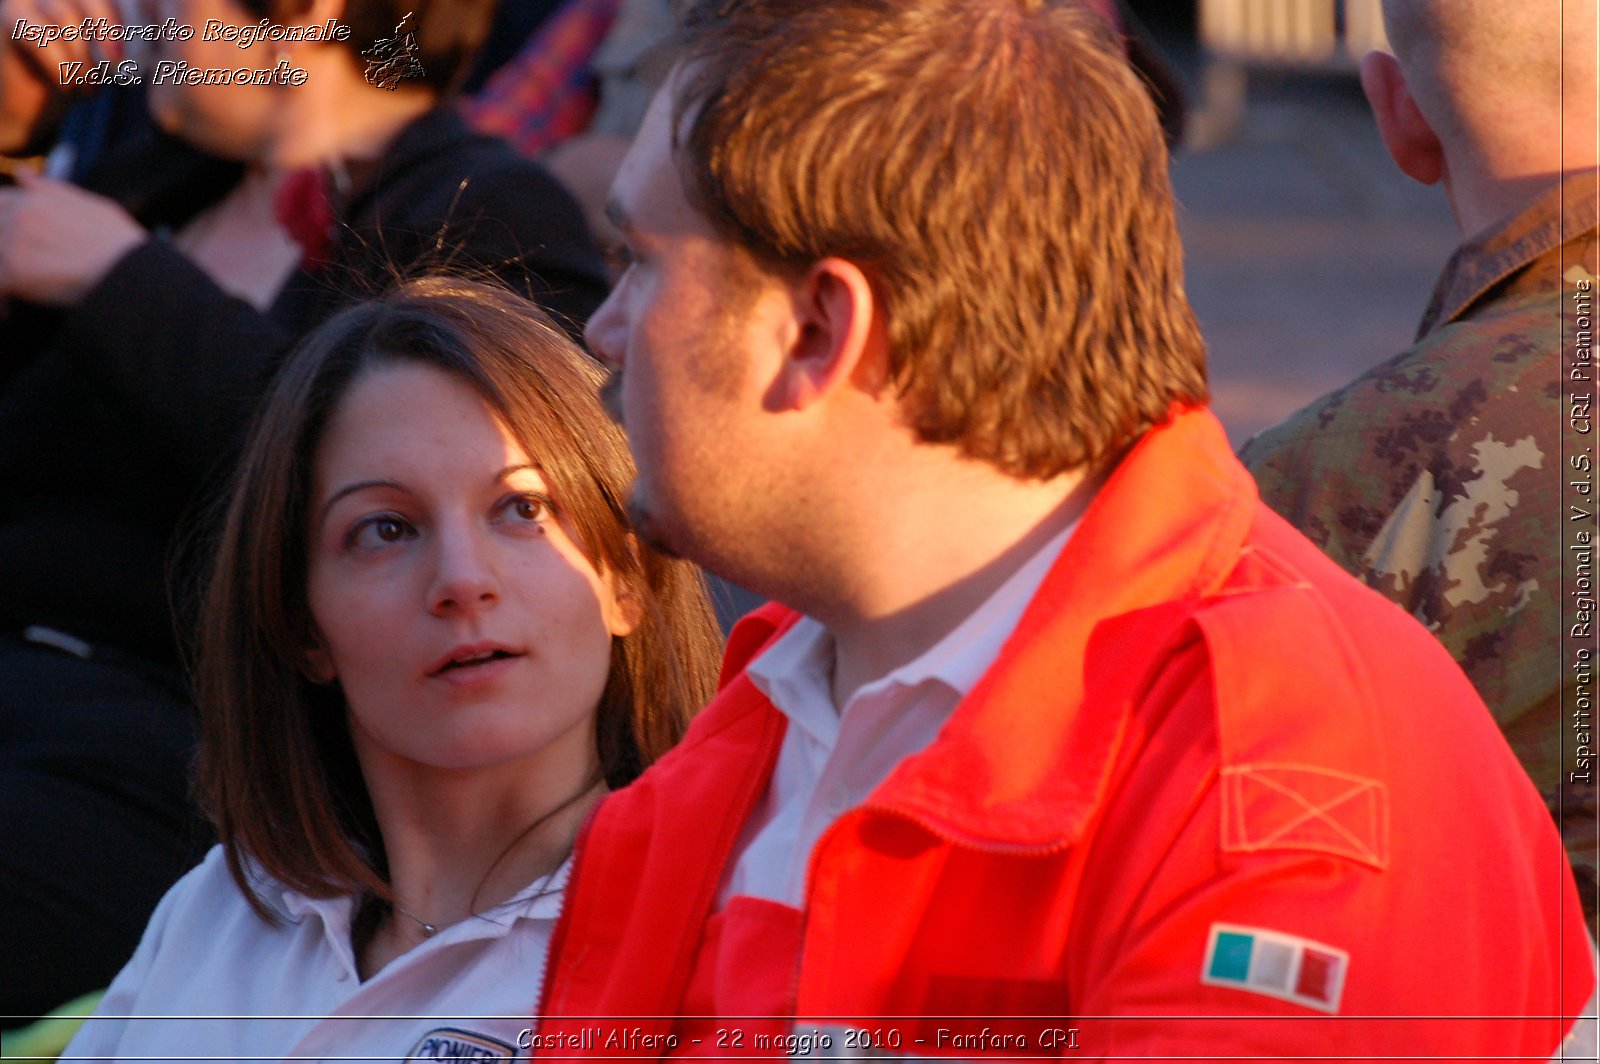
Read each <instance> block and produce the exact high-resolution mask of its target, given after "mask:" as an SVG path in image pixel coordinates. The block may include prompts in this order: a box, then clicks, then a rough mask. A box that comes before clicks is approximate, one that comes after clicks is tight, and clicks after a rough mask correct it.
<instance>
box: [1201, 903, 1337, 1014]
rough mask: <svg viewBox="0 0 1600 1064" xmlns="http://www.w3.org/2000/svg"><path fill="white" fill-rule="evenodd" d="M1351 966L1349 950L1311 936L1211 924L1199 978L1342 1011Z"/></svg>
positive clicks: (1212, 983) (1305, 1004) (1331, 1010)
mask: <svg viewBox="0 0 1600 1064" xmlns="http://www.w3.org/2000/svg"><path fill="white" fill-rule="evenodd" d="M1349 965H1350V954H1348V953H1346V952H1345V951H1344V950H1342V949H1334V948H1333V947H1332V946H1325V945H1323V944H1322V943H1321V942H1313V941H1311V940H1310V939H1309V938H1297V937H1295V936H1294V935H1285V934H1283V933H1282V932H1281V931H1267V930H1265V929H1263V928H1259V927H1239V926H1236V925H1234V924H1212V925H1211V935H1210V937H1209V938H1208V939H1207V941H1206V960H1205V965H1204V966H1203V967H1202V968H1201V969H1200V981H1201V982H1202V983H1205V984H1206V985H1208V986H1226V987H1232V988H1233V989H1235V990H1244V991H1248V992H1250V993H1253V994H1265V995H1266V996H1267V997H1275V998H1282V999H1283V1000H1284V1001H1292V1002H1294V1003H1295V1004H1296V1005H1304V1006H1305V1007H1306V1008H1310V1009H1318V1010H1320V1011H1322V1012H1338V1011H1339V995H1340V994H1341V993H1343V992H1344V975H1345V969H1346V968H1348V967H1349Z"/></svg>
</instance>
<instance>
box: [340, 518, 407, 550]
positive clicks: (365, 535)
mask: <svg viewBox="0 0 1600 1064" xmlns="http://www.w3.org/2000/svg"><path fill="white" fill-rule="evenodd" d="M415 535H416V529H414V528H412V527H411V523H410V522H409V521H407V520H406V519H405V518H403V517H396V516H395V515H394V514H378V515H376V516H373V517H369V518H366V519H365V520H363V521H361V522H360V523H359V524H357V525H356V526H355V528H353V529H351V530H350V535H349V537H348V539H347V542H348V543H349V545H350V546H352V547H365V548H375V547H383V546H387V545H389V544H391V543H399V542H400V541H402V540H406V539H410V538H412V537H413V536H415Z"/></svg>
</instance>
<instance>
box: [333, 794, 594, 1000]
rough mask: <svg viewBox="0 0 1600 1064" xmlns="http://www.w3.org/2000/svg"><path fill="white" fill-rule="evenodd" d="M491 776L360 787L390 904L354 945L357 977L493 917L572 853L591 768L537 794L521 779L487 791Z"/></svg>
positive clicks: (586, 805) (589, 803)
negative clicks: (380, 851) (378, 838)
mask: <svg viewBox="0 0 1600 1064" xmlns="http://www.w3.org/2000/svg"><path fill="white" fill-rule="evenodd" d="M495 775H496V774H495V773H493V772H492V771H491V772H488V773H485V772H482V771H480V770H466V771H462V772H460V773H457V774H454V778H452V774H440V773H437V772H434V773H430V774H429V778H428V780H427V781H426V782H425V783H424V782H423V781H421V780H413V781H410V782H401V781H400V780H397V779H390V780H388V781H386V783H379V784H378V786H376V787H372V786H370V784H369V789H371V790H372V791H373V806H374V809H375V811H376V812H377V816H378V825H379V829H380V831H381V832H382V835H383V844H384V850H385V854H386V856H387V858H388V864H389V886H390V890H391V894H392V897H393V902H392V903H391V905H390V906H389V907H388V909H387V910H386V911H385V912H384V913H383V914H382V915H381V916H380V918H379V919H378V920H377V921H376V924H375V926H374V929H373V932H372V935H371V936H370V938H369V939H368V941H367V942H365V943H362V942H357V943H356V947H357V952H358V955H359V956H360V958H361V968H362V977H363V978H367V977H369V976H371V975H372V974H374V973H376V972H377V971H378V970H379V969H381V968H382V967H383V966H384V965H385V964H387V963H388V962H389V961H391V960H393V959H394V958H395V957H397V956H399V955H400V954H402V953H405V952H406V951H407V950H409V949H411V948H413V947H414V946H416V945H419V944H420V943H421V942H422V941H424V940H426V939H427V938H429V937H431V936H432V935H433V934H434V933H435V931H437V930H442V929H443V928H446V927H449V926H451V925H453V924H457V923H460V922H461V921H463V920H467V919H471V918H472V917H474V916H476V915H479V914H481V913H484V912H486V911H488V910H490V909H493V908H495V907H496V906H498V905H500V904H502V903H503V902H505V901H507V900H508V899H510V898H512V897H513V896H515V895H516V894H517V893H518V892H520V891H521V890H523V888H525V887H527V886H528V885H529V884H531V883H534V882H536V881H538V880H539V879H540V878H541V877H546V876H549V875H552V874H553V873H554V872H555V871H556V870H557V869H558V868H559V867H560V866H561V863H562V862H563V861H565V860H566V858H567V855H568V854H569V853H570V852H571V850H572V841H573V838H574V837H575V836H576V835H577V831H578V828H579V826H580V825H581V824H582V823H583V818H584V817H585V816H586V815H587V814H588V812H589V810H590V809H591V808H592V807H593V806H594V804H595V802H597V801H599V800H600V798H601V797H602V796H603V795H604V794H605V793H606V788H605V785H604V783H603V781H602V779H601V777H600V772H599V768H598V765H597V764H596V765H593V766H585V767H584V769H583V771H581V772H580V771H573V772H569V773H563V774H562V776H563V777H565V778H562V779H555V780H550V781H549V782H548V783H547V785H544V786H540V787H537V788H534V787H529V786H528V785H527V782H526V779H523V780H521V781H519V784H520V785H516V786H507V787H496V786H495V784H494V780H493V777H494V776H495ZM419 783H421V784H422V785H420V786H419V785H417V784H419ZM428 928H433V929H434V930H428Z"/></svg>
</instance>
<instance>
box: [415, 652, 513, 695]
mask: <svg viewBox="0 0 1600 1064" xmlns="http://www.w3.org/2000/svg"><path fill="white" fill-rule="evenodd" d="M522 657H523V656H522V655H521V654H511V655H508V656H506V657H499V658H486V659H484V660H483V661H479V662H474V663H473V664H471V665H456V666H454V667H452V668H447V669H440V670H439V671H438V672H435V673H433V674H432V676H431V678H432V679H435V680H442V681H443V682H445V683H447V684H450V685H451V686H452V687H472V686H475V685H477V684H485V683H492V682H494V681H495V680H498V679H499V678H500V677H502V676H504V675H505V674H506V673H507V672H510V671H511V670H512V669H513V668H515V667H516V666H517V664H518V663H519V662H521V661H522Z"/></svg>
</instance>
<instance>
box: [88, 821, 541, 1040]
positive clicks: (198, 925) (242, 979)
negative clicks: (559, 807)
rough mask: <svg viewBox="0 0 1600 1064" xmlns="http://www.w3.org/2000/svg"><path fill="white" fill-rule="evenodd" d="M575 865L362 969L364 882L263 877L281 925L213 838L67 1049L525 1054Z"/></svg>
mask: <svg viewBox="0 0 1600 1064" xmlns="http://www.w3.org/2000/svg"><path fill="white" fill-rule="evenodd" d="M569 865H570V861H569V862H568V863H566V864H563V865H562V866H561V867H560V868H559V869H557V871H556V872H555V874H554V875H552V876H550V877H548V882H546V881H545V879H540V880H538V881H535V882H534V883H533V884H531V885H530V886H529V887H528V888H527V889H526V890H524V891H522V892H521V893H519V894H518V895H517V896H516V897H514V898H512V899H511V900H510V901H507V902H505V903H504V904H502V905H499V906H496V907H495V908H494V909H491V910H489V911H487V912H485V913H482V914H479V915H478V916H475V917H472V918H470V919H467V920H463V921H462V922H460V923H458V924H453V925H451V926H449V927H445V928H441V929H440V930H439V933H438V934H437V935H435V936H433V937H432V938H429V939H426V940H425V941H423V942H422V943H421V944H419V945H417V946H416V947H415V948H413V949H411V950H410V951H409V952H407V953H404V954H402V955H401V956H399V957H397V958H395V959H394V960H392V961H390V962H389V964H388V965H386V966H385V967H384V968H383V970H382V971H380V972H378V973H377V974H376V975H374V976H373V977H372V978H371V979H368V980H367V981H366V982H362V981H361V978H360V976H359V974H358V972H357V968H356V956H355V952H354V949H353V947H352V944H351V941H350V921H351V918H352V916H353V915H354V913H353V910H354V900H353V899H352V898H349V897H340V898H308V897H306V896H304V895H302V894H299V893H297V892H295V891H292V890H288V889H287V888H284V887H282V886H279V885H275V884H274V885H272V886H270V887H268V888H267V890H265V891H264V892H263V897H264V898H265V899H266V900H267V903H268V905H269V907H271V908H274V909H277V910H278V911H280V912H281V913H282V914H283V916H284V919H283V922H282V923H281V924H280V925H279V926H277V927H274V926H272V925H270V924H268V923H267V922H265V921H264V920H262V919H261V918H260V917H259V916H257V915H256V913H255V912H254V911H253V910H251V908H250V907H249V905H248V904H247V903H246V901H245V898H244V895H243V894H241V893H240V891H239V888H238V886H237V885H235V883H234V882H233V880H232V878H230V877H229V875H228V869H227V865H226V862H225V861H224V860H223V856H222V848H221V847H220V846H219V847H214V848H213V849H212V850H211V852H210V853H209V854H207V855H206V859H205V860H204V861H203V862H202V863H201V864H200V865H199V867H197V868H195V869H194V870H193V871H191V872H190V873H189V874H188V875H186V876H184V878H183V879H181V880H179V881H178V883H177V885H176V886H174V887H173V888H172V890H171V891H169V892H168V893H167V896H166V897H165V898H163V899H162V901H161V904H160V905H159V906H158V907H157V908H156V911H155V914H154V915H153V916H152V917H151V918H150V924H149V926H148V927H147V928H146V929H145V933H144V939H143V941H141V942H140V943H139V948H138V950H137V951H135V953H134V955H133V959H132V960H130V961H129V962H128V964H127V966H126V967H125V968H123V970H122V972H121V973H120V974H119V975H118V976H117V977H116V979H115V980H114V981H113V982H112V984H111V987H110V989H109V990H107V992H106V995H105V997H104V999H103V1000H102V1001H101V1003H100V1006H99V1008H98V1009H97V1010H96V1012H95V1015H94V1016H92V1017H90V1018H89V1019H88V1020H87V1021H86V1022H85V1023H84V1026H83V1027H82V1029H81V1030H79V1032H78V1034H77V1035H76V1036H75V1037H74V1038H73V1040H72V1042H71V1043H70V1044H69V1045H68V1046H67V1050H66V1052H65V1053H64V1054H63V1055H62V1059H63V1060H72V1059H77V1058H81V1059H85V1060H87V1059H92V1058H100V1059H109V1058H143V1059H147V1060H172V1059H176V1058H180V1057H198V1058H203V1059H207V1060H228V1059H236V1058H242V1057H259V1058H269V1059H272V1060H278V1059H282V1058H285V1057H292V1058H297V1059H313V1060H320V1059H332V1058H345V1059H352V1058H360V1059H373V1060H388V1061H397V1060H409V1059H411V1058H412V1057H435V1056H453V1057H457V1058H463V1059H483V1060H508V1059H512V1058H513V1057H521V1058H526V1057H527V1056H528V1053H527V1051H526V1050H522V1051H520V1052H519V1051H518V1050H519V1044H520V1045H524V1046H525V1045H527V1044H528V1042H529V1041H530V1033H529V1032H530V1029H531V1028H532V1026H533V1023H532V1020H531V1017H532V1015H533V1012H534V1010H535V1009H536V1008H537V1006H538V1002H539V991H540V981H541V980H542V979H543V976H544V966H545V954H546V951H547V950H548V947H549V944H550V933H551V931H552V930H553V928H554V926H555V921H556V917H557V916H558V915H559V913H560V908H561V891H562V889H563V888H564V887H565V885H566V881H567V876H568V874H569V872H570V868H569Z"/></svg>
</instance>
